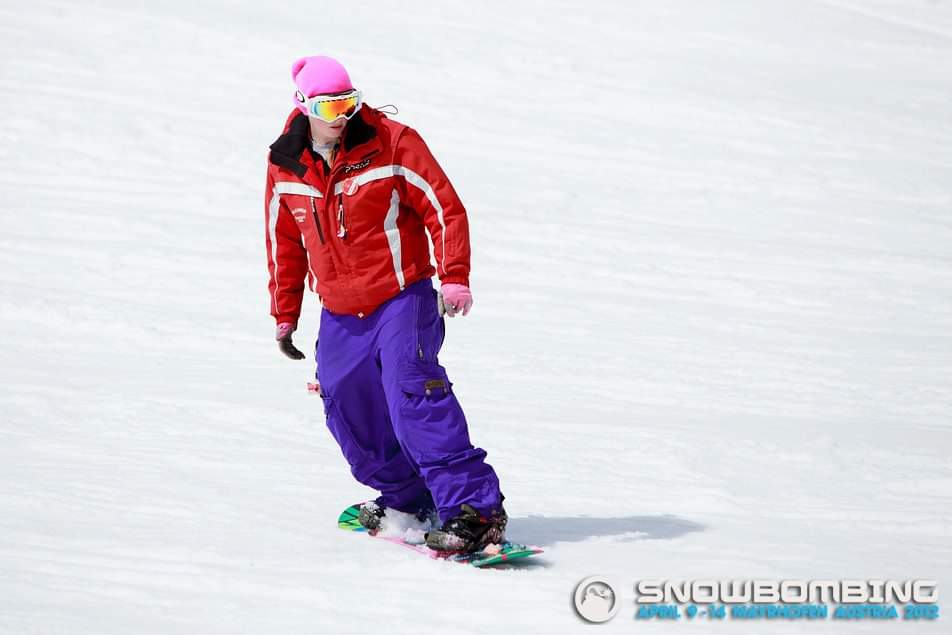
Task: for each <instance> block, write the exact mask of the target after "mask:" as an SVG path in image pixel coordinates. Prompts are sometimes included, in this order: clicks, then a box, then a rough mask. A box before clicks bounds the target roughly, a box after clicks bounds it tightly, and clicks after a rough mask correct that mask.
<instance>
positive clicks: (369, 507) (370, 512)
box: [357, 501, 438, 534]
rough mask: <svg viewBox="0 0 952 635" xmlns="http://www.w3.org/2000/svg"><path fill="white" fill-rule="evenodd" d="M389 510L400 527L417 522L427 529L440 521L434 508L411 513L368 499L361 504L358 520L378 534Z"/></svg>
mask: <svg viewBox="0 0 952 635" xmlns="http://www.w3.org/2000/svg"><path fill="white" fill-rule="evenodd" d="M388 511H389V512H390V515H391V516H392V517H394V520H395V521H397V523H396V524H397V525H398V527H397V528H398V529H405V528H406V527H404V526H405V525H413V524H414V522H416V523H419V525H420V527H422V529H423V530H425V529H428V528H429V527H433V526H436V524H437V522H438V520H437V519H436V510H434V509H421V510H419V511H417V512H416V513H415V514H409V513H407V512H401V511H399V510H397V509H390V510H388V508H386V507H384V506H383V505H381V504H380V503H377V502H376V501H367V502H366V503H364V504H363V505H361V506H360V513H359V514H358V515H357V522H358V523H360V525H361V526H362V527H363V528H365V529H366V530H367V531H369V532H370V533H371V534H376V533H377V532H378V531H380V529H381V527H382V525H383V524H384V523H385V519H386V518H387V512H388Z"/></svg>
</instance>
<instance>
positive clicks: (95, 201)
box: [0, 0, 952, 635]
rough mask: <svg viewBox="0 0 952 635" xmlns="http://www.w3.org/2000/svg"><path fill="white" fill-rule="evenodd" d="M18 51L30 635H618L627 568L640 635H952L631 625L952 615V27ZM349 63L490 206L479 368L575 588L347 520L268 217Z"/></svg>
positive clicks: (478, 25) (2, 385) (1, 595)
mask: <svg viewBox="0 0 952 635" xmlns="http://www.w3.org/2000/svg"><path fill="white" fill-rule="evenodd" d="M0 52H2V61H0V197H2V207H0V215H2V216H0V220H2V226H3V232H2V233H0V262H2V266H0V289H2V293H0V329H2V337H0V632H2V633H4V634H7V633H9V634H17V635H19V634H24V633H31V634H34V633H35V634H53V633H69V634H76V633H97V634H113V633H114V634H127V633H139V634H145V633H254V634H259V633H281V634H283V635H285V634H297V633H301V634H303V633H356V632H367V631H368V629H370V630H373V631H377V630H379V631H382V632H387V633H435V632H441V633H453V634H454V635H467V634H470V633H474V634H475V633H488V632H496V633H498V632H507V633H509V632H512V633H518V632H524V633H529V632H532V633H536V632H538V633H542V632H545V633H572V632H584V631H582V629H583V628H586V626H585V625H584V624H583V623H581V622H580V621H579V620H578V618H577V617H576V616H575V614H574V612H573V610H572V608H571V602H570V595H571V593H572V592H573V590H574V587H575V585H576V583H577V582H578V581H579V580H581V579H582V578H584V577H586V576H588V575H592V574H602V575H606V576H609V577H610V578H612V579H613V580H615V581H616V582H617V586H616V588H617V590H618V594H619V598H620V600H621V601H622V602H623V607H622V610H621V612H620V613H619V615H618V616H617V617H616V618H615V619H614V620H613V621H612V622H610V623H609V624H607V625H606V626H604V629H605V631H606V632H617V633H622V632H634V631H635V629H637V630H638V632H650V633H667V632H671V631H680V630H682V629H683V630H688V629H689V628H690V629H693V630H692V631H691V632H694V633H699V632H718V633H720V632H727V630H730V632H732V633H770V632H783V633H790V632H812V633H834V632H836V633H854V632H855V633H860V632H870V633H886V632H890V633H891V632H897V633H905V632H909V633H912V632H930V633H931V632H940V629H943V628H945V629H947V628H948V626H947V624H948V619H949V618H948V616H946V617H944V618H940V621H939V622H938V623H935V624H904V623H901V621H900V622H894V623H891V624H881V623H872V622H869V621H860V622H855V623H838V622H834V621H833V620H828V621H826V622H821V623H813V624H810V625H806V624H803V623H800V624H778V623H776V622H769V623H768V622H763V621H759V622H752V623H739V622H738V623H734V624H732V625H723V624H719V625H712V624H709V623H705V622H701V623H697V622H695V623H692V624H690V625H689V624H687V623H686V621H685V620H683V619H682V620H681V621H680V622H678V623H663V624H662V623H657V622H654V623H635V622H634V619H633V615H634V612H635V606H634V603H633V598H634V591H633V588H632V585H633V584H634V582H635V581H636V580H641V579H647V578H661V579H670V580H684V579H693V578H708V579H710V578H713V579H731V578H734V579H749V578H755V579H756V578H759V579H793V578H807V579H816V578H829V579H841V578H852V579H867V578H886V579H888V578H898V579H908V578H926V579H935V580H937V581H938V582H939V590H940V598H943V597H944V598H948V597H950V596H949V593H952V544H950V542H952V541H950V537H952V511H950V510H952V116H950V115H952V5H950V4H949V3H947V2H937V1H926V0H906V1H902V2H901V1H899V0H870V1H864V2H860V1H859V0H856V1H855V2H819V1H803V2H793V1H790V2H779V1H774V0H731V1H729V2H717V3H714V2H704V1H702V0H693V1H691V0H674V1H672V2H650V3H649V2H624V1H620V0H619V1H616V2H597V3H581V2H578V3H569V2H545V3H543V2H524V3H521V2H489V3H486V2H478V3H464V2H450V3H430V2H423V1H418V0H413V1H409V2H358V3H345V4H342V5H333V6H332V5H328V4H326V3H325V4H321V3H313V2H300V1H297V0H289V1H287V2H281V3H265V2H251V1H248V0H246V1H245V2H241V3H226V2H218V1H214V0H193V1H191V2H182V1H174V2H167V3H139V2H132V3H130V2H120V1H119V0H103V1H101V2H66V1H65V0H61V1H56V2H49V1H44V0H36V1H33V2H29V3H27V2H6V3H4V4H3V5H2V7H0ZM317 53H326V54H331V55H335V56H337V57H339V58H340V59H342V60H343V61H344V62H345V63H346V64H347V65H348V67H349V69H350V71H351V75H352V77H353V79H354V81H355V83H356V84H358V85H359V87H361V88H363V89H364V91H365V94H366V98H367V101H368V102H369V103H371V104H374V105H383V104H387V103H392V104H396V105H397V106H398V107H399V109H400V114H399V116H397V117H396V118H397V119H398V120H400V121H403V122H404V123H407V124H409V125H411V126H414V127H415V128H417V129H418V130H419V131H420V132H421V133H422V135H423V136H424V138H425V139H426V140H427V142H428V143H429V145H430V146H431V148H432V149H433V151H434V153H435V154H436V156H437V157H438V158H439V160H440V161H441V163H442V164H443V167H444V168H445V169H446V171H447V172H448V174H449V175H450V176H451V178H452V179H453V181H454V184H455V186H456V188H457V189H458V191H459V192H460V195H461V196H462V198H463V200H464V201H465V203H466V204H467V207H468V210H469V214H470V221H471V226H472V243H473V247H474V252H473V276H472V288H473V292H474V295H475V299H476V304H475V308H474V309H473V311H472V313H471V314H470V315H469V316H468V317H466V318H462V319H460V318H456V319H453V320H448V326H447V329H448V335H447V340H446V345H445V347H444V352H443V354H442V362H443V364H444V365H445V366H446V367H447V368H448V370H449V373H450V377H451V378H452V379H453V381H454V382H455V387H456V391H457V394H458V396H459V398H460V401H461V403H462V404H463V407H464V408H465V410H466V413H467V416H468V419H469V422H470V426H471V432H472V436H473V439H474V441H475V442H476V443H477V444H478V445H480V446H482V447H485V448H486V449H487V450H488V451H489V456H490V461H491V463H492V464H493V465H494V466H495V468H496V469H497V471H498V473H499V475H500V477H501V479H502V482H503V486H504V492H505V494H506V497H507V499H506V505H507V508H508V510H509V512H510V515H511V516H512V521H511V531H510V535H511V536H512V537H513V538H516V539H520V540H523V541H526V542H531V543H537V544H539V545H542V546H543V547H544V548H545V549H546V553H545V555H544V556H543V557H542V558H540V560H539V562H540V564H537V565H535V566H528V565H527V566H523V567H519V568H515V569H511V570H503V571H479V570H476V569H471V568H468V567H461V566H457V565H453V564H450V563H439V562H431V561H428V560H425V559H423V558H421V557H419V556H418V555H416V554H413V553H411V552H409V551H407V550H402V549H398V548H395V547H393V546H392V545H390V544H387V543H385V542H382V541H380V542H373V541H371V540H368V539H366V538H365V537H364V536H360V535H356V534H347V533H344V532H341V531H340V530H338V529H337V528H336V526H335V522H334V521H335V518H336V515H337V513H338V512H339V511H340V510H341V509H342V508H343V507H344V506H346V505H347V504H349V503H352V502H354V501H357V500H361V499H364V498H366V497H368V496H369V495H370V492H368V491H367V490H366V489H364V488H363V487H362V486H360V485H357V484H356V483H354V482H353V481H352V479H351V477H350V474H349V472H348V470H347V467H346V465H345V463H344V461H343V459H342V458H341V456H340V454H339V451H338V449H337V447H336V445H335V444H334V442H333V440H332V438H331V436H330V434H329V433H328V432H327V430H326V429H325V427H324V422H323V414H322V409H321V405H320V400H319V399H317V398H315V397H312V396H310V395H308V394H307V393H306V391H305V382H306V380H307V379H308V378H309V377H310V376H311V373H312V372H313V367H312V361H310V360H308V361H305V362H292V361H290V360H287V359H285V358H284V357H283V356H281V355H280V354H279V352H278V350H277V347H276V345H275V343H274V341H273V339H272V337H273V326H274V325H273V323H272V320H271V318H270V316H269V315H268V294H267V290H266V282H267V274H266V269H265V249H264V233H265V232H264V224H263V219H264V212H263V201H264V192H263V187H264V176H265V160H266V152H267V146H268V145H269V144H270V143H271V142H272V141H273V140H274V138H275V137H276V136H277V135H278V133H279V132H280V128H281V126H282V124H283V122H284V119H285V117H286V115H287V113H288V112H289V109H290V107H291V93H292V85H291V82H290V78H289V66H290V64H291V62H292V61H293V60H294V59H295V58H297V57H299V56H302V55H307V54H317ZM318 315H319V305H318V303H317V299H316V297H314V296H310V297H309V298H308V300H307V306H306V309H305V314H304V316H303V317H302V323H301V329H300V331H299V333H298V335H297V340H296V341H297V343H298V344H299V345H300V346H301V347H302V348H305V349H310V347H311V346H312V345H313V340H314V337H315V336H316V328H317V319H318ZM943 594H944V595H943ZM940 604H942V602H941V601H940ZM944 604H945V606H942V609H943V610H946V611H952V605H949V602H948V600H945V602H944ZM500 629H501V630H500Z"/></svg>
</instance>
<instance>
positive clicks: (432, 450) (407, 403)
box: [398, 363, 470, 466]
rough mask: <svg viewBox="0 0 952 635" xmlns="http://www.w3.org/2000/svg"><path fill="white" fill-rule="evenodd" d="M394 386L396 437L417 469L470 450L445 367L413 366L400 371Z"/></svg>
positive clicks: (434, 364) (459, 410) (428, 364)
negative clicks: (397, 401) (397, 418)
mask: <svg viewBox="0 0 952 635" xmlns="http://www.w3.org/2000/svg"><path fill="white" fill-rule="evenodd" d="M398 384H399V386H400V391H401V402H400V422H399V427H400V429H401V432H400V434H401V435H402V437H403V439H404V440H405V442H406V443H407V445H408V446H410V447H411V448H412V453H413V455H414V456H413V458H414V459H415V460H416V461H417V462H418V463H419V464H420V465H421V466H425V465H428V464H429V465H432V464H435V463H441V462H444V461H446V460H447V459H448V458H449V457H452V456H454V455H456V454H457V453H459V452H462V451H465V450H466V449H467V448H469V447H470V443H469V434H468V433H467V430H466V419H465V417H464V416H463V411H462V409H461V408H460V406H459V403H458V402H457V401H456V396H455V395H454V394H453V384H452V383H450V380H449V378H448V377H447V376H446V369H445V368H443V367H442V366H440V365H439V364H436V363H426V364H414V365H412V366H411V367H408V368H406V369H404V371H403V373H401V376H400V377H399V379H398Z"/></svg>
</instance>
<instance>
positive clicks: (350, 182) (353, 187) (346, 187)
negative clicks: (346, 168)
mask: <svg viewBox="0 0 952 635" xmlns="http://www.w3.org/2000/svg"><path fill="white" fill-rule="evenodd" d="M341 187H342V188H343V192H344V194H346V195H347V196H353V195H354V194H356V193H357V188H358V187H360V184H359V183H358V182H357V177H356V176H352V177H350V178H349V179H347V180H346V181H344V182H343V183H342V184H341Z"/></svg>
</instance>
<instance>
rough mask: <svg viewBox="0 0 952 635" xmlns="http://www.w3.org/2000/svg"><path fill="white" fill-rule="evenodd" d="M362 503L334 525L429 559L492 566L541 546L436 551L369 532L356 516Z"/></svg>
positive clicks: (522, 556)
mask: <svg viewBox="0 0 952 635" xmlns="http://www.w3.org/2000/svg"><path fill="white" fill-rule="evenodd" d="M362 504H363V503H356V504H354V505H351V506H350V507H348V508H347V509H345V510H344V511H343V512H341V514H340V516H339V517H338V518H337V526H338V527H340V528H341V529H345V530H347V531H357V532H364V533H366V534H368V535H370V536H372V537H373V538H375V539H377V540H386V541H387V542H392V543H393V544H396V545H400V546H401V547H405V548H407V549H410V550H412V551H415V552H417V553H419V554H422V555H425V556H427V557H428V558H430V559H432V560H446V561H449V562H458V563H460V564H468V565H471V566H474V567H492V566H494V565H503V564H508V563H510V562H512V561H514V560H522V559H525V558H529V557H531V556H534V555H536V554H540V553H542V549H541V548H540V547H536V546H533V545H520V544H517V543H514V542H504V543H503V544H501V545H487V546H486V547H485V548H484V549H483V550H482V551H473V552H469V553H463V552H459V551H436V550H434V549H430V548H429V547H427V546H426V543H424V542H422V541H421V542H409V541H407V540H406V539H404V538H401V537H395V536H382V535H379V534H372V533H370V532H368V531H367V529H366V528H365V527H363V526H361V524H360V523H359V522H357V516H358V515H359V514H360V506H361V505H362Z"/></svg>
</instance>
